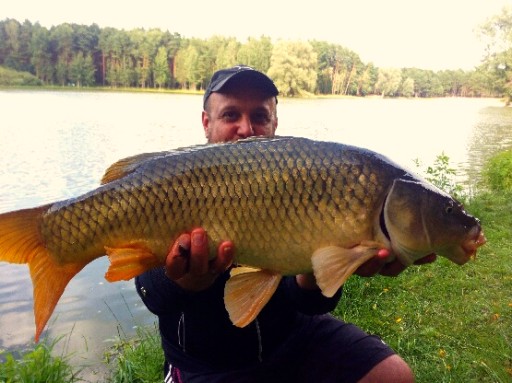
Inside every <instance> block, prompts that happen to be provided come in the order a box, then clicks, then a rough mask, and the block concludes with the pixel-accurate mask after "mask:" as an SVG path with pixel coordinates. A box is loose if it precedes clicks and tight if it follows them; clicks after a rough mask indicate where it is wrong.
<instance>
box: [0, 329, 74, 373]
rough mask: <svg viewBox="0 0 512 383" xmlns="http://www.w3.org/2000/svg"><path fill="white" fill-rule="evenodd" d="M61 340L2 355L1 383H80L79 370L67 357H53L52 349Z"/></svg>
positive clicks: (0, 353)
mask: <svg viewBox="0 0 512 383" xmlns="http://www.w3.org/2000/svg"><path fill="white" fill-rule="evenodd" d="M61 340H62V338H58V339H56V340H54V341H51V342H48V341H47V340H44V341H42V342H41V343H39V344H37V345H36V346H35V347H34V349H33V350H29V351H25V352H21V353H2V352H0V357H1V359H4V360H5V361H4V362H3V363H1V364H0V382H1V383H50V382H51V383H72V382H78V381H80V378H79V374H80V369H79V368H74V367H72V366H71V365H70V363H69V362H68V357H67V356H55V355H53V354H55V353H54V352H53V349H54V347H55V345H56V344H57V343H58V342H60V341H61Z"/></svg>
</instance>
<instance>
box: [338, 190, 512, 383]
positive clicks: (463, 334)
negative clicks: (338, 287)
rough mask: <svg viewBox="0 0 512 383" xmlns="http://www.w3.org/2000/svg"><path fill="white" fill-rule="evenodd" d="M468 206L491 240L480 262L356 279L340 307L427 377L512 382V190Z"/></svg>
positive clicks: (422, 378) (440, 262)
mask: <svg viewBox="0 0 512 383" xmlns="http://www.w3.org/2000/svg"><path fill="white" fill-rule="evenodd" d="M467 208H468V210H469V211H471V212H472V213H473V214H474V215H476V216H478V217H480V218H481V220H482V225H483V227H484V230H485V233H486V236H487V239H488V243H487V244H486V246H484V247H483V248H481V249H480V250H479V256H478V258H477V259H476V260H475V261H474V262H471V263H469V264H466V265H465V266H463V267H458V266H455V265H454V264H453V263H451V262H449V261H447V260H445V259H439V260H438V261H437V262H435V263H433V264H430V265H423V266H421V267H411V268H409V269H408V270H406V271H405V272H403V273H402V274H401V275H400V276H399V277H397V278H386V277H373V278H359V277H352V278H351V279H350V280H349V281H348V282H347V284H346V285H345V295H344V298H343V299H342V301H341V302H340V305H339V306H338V307H337V309H336V311H335V314H336V315H338V316H339V317H341V318H343V319H344V320H346V321H349V322H352V323H355V324H357V325H358V326H360V327H361V328H363V329H364V330H366V331H368V332H370V333H375V334H378V335H380V336H381V337H382V338H383V339H384V340H385V341H386V342H387V343H388V344H389V345H390V346H391V347H393V348H394V349H395V350H396V351H397V352H398V353H399V354H400V355H401V356H402V357H403V358H404V359H405V360H406V361H407V362H408V363H409V364H410V365H411V367H412V369H413V370H414V372H415V374H416V378H417V382H419V383H421V382H510V381H511V380H512V331H511V329H512V262H511V261H510V257H511V254H512V229H511V228H512V214H510V212H512V193H511V192H509V193H501V194H484V195H481V196H478V197H476V198H474V199H473V200H472V201H471V202H470V203H469V204H468V207H467Z"/></svg>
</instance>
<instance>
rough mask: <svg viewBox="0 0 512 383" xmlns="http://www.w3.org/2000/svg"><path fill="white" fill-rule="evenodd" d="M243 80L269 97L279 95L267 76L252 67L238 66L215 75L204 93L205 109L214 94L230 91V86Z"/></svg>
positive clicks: (219, 71)
mask: <svg viewBox="0 0 512 383" xmlns="http://www.w3.org/2000/svg"><path fill="white" fill-rule="evenodd" d="M241 79H244V80H245V81H247V82H248V83H249V84H251V85H254V87H255V88H259V89H261V90H263V91H264V92H265V93H268V95H269V96H274V97H275V96H277V95H278V94H279V91H278V90H277V87H276V85H275V84H274V82H273V81H272V80H271V79H270V78H269V77H268V76H267V75H265V74H264V73H261V72H259V71H257V70H256V69H254V68H252V67H250V66H245V65H237V66H234V67H232V68H227V69H221V70H218V71H217V72H215V73H214V74H213V76H212V79H211V80H210V83H209V84H208V86H207V87H206V91H205V92H204V96H203V107H205V106H206V100H207V99H208V97H210V95H211V94H212V93H213V92H221V91H222V90H223V89H224V90H228V89H229V87H230V86H233V85H235V83H236V81H235V80H241Z"/></svg>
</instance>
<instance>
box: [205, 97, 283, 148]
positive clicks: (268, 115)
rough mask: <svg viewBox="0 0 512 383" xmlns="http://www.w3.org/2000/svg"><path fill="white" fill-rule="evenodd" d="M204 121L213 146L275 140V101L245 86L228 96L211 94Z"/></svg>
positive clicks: (273, 98)
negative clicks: (254, 138)
mask: <svg viewBox="0 0 512 383" xmlns="http://www.w3.org/2000/svg"><path fill="white" fill-rule="evenodd" d="M202 120H203V127H204V132H205V134H206V138H207V140H208V142H210V143H215V142H225V141H236V140H238V139H242V138H247V137H251V136H265V137H273V136H274V134H275V131H276V129H277V115H276V99H275V97H273V96H271V97H269V96H268V95H265V94H262V93H261V92H260V91H258V90H256V89H251V88H245V89H244V88H243V87H242V88H238V89H236V90H234V91H230V92H229V93H212V94H211V95H210V97H208V100H207V103H206V110H205V111H203V114H202Z"/></svg>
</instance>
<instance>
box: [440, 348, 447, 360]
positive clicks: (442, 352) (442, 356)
mask: <svg viewBox="0 0 512 383" xmlns="http://www.w3.org/2000/svg"><path fill="white" fill-rule="evenodd" d="M445 356H446V351H445V350H443V349H442V348H440V349H439V357H441V358H444V357H445Z"/></svg>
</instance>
